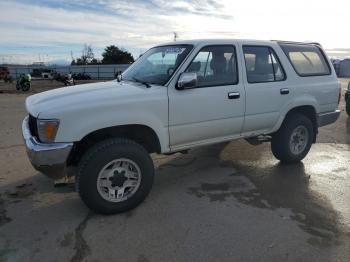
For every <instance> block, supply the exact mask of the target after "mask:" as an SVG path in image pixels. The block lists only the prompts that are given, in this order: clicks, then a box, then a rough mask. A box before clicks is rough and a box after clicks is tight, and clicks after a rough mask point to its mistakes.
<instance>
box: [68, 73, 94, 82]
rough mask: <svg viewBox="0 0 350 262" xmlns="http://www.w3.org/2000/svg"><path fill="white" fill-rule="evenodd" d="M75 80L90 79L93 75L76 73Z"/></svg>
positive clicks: (73, 76)
mask: <svg viewBox="0 0 350 262" xmlns="http://www.w3.org/2000/svg"><path fill="white" fill-rule="evenodd" d="M72 78H73V79H74V80H90V79H91V76H90V75H88V74H86V73H74V74H72Z"/></svg>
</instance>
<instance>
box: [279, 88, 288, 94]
mask: <svg viewBox="0 0 350 262" xmlns="http://www.w3.org/2000/svg"><path fill="white" fill-rule="evenodd" d="M280 93H281V95H288V94H289V89H288V88H281V89H280Z"/></svg>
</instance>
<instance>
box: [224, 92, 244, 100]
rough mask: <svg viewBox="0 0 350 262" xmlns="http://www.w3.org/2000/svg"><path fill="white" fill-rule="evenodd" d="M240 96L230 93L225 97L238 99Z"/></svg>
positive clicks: (237, 93)
mask: <svg viewBox="0 0 350 262" xmlns="http://www.w3.org/2000/svg"><path fill="white" fill-rule="evenodd" d="M240 96H241V95H240V94H239V92H230V93H228V95H227V97H228V99H238V98H240Z"/></svg>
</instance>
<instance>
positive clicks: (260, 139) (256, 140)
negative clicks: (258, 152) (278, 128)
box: [245, 135, 272, 146]
mask: <svg viewBox="0 0 350 262" xmlns="http://www.w3.org/2000/svg"><path fill="white" fill-rule="evenodd" d="M271 138H272V137H271V136H269V135H260V136H254V137H248V138H245V140H246V141H247V142H248V143H249V144H251V145H253V146H257V145H261V144H262V143H265V142H271Z"/></svg>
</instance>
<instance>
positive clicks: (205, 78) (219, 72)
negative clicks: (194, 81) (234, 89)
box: [186, 45, 238, 87]
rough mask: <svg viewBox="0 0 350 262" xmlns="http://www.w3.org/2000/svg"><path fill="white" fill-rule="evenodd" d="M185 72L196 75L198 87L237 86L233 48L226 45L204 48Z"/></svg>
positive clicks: (235, 60)
mask: <svg viewBox="0 0 350 262" xmlns="http://www.w3.org/2000/svg"><path fill="white" fill-rule="evenodd" d="M186 72H193V73H197V77H198V87H204V86H219V85H230V84H237V82H238V73H237V59H236V52H235V48H234V47H233V46H228V45H227V46H207V47H204V48H202V49H201V50H200V51H199V53H198V54H197V55H196V57H195V58H194V59H193V61H192V62H191V64H190V65H189V67H188V68H187V70H186Z"/></svg>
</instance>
